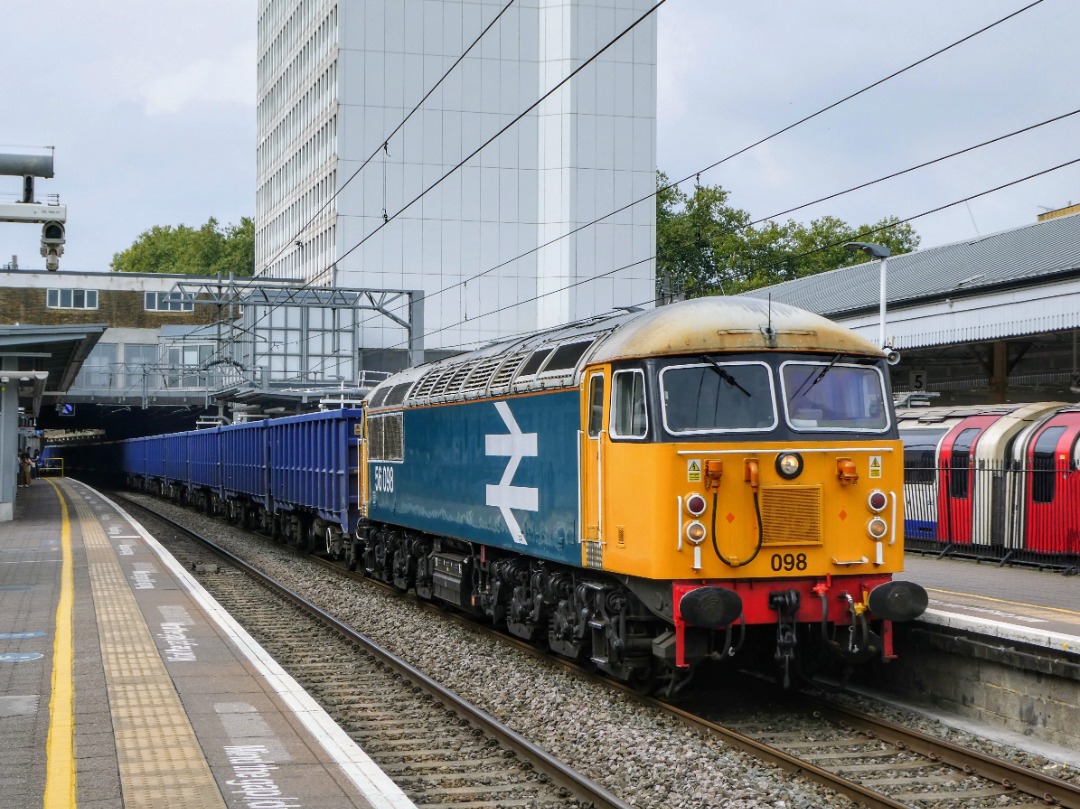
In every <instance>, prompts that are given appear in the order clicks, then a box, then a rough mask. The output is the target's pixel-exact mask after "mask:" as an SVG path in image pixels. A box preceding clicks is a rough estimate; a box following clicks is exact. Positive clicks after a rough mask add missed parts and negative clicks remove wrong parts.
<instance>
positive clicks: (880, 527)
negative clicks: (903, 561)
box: [866, 517, 889, 539]
mask: <svg viewBox="0 0 1080 809" xmlns="http://www.w3.org/2000/svg"><path fill="white" fill-rule="evenodd" d="M866 531H867V533H868V534H870V536H872V537H873V538H874V539H881V538H882V537H883V536H885V534H887V533H888V531H889V526H888V524H887V523H886V522H885V520H883V519H881V517H874V519H872V520H870V522H868V523H867V524H866Z"/></svg>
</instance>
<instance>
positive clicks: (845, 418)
mask: <svg viewBox="0 0 1080 809" xmlns="http://www.w3.org/2000/svg"><path fill="white" fill-rule="evenodd" d="M780 384H781V385H782V386H783V390H784V407H785V409H786V415H787V421H788V424H790V425H791V428H792V429H793V430H802V431H813V432H829V431H845V430H859V431H864V432H874V433H883V432H885V431H886V430H888V429H889V410H888V408H887V407H886V406H885V380H884V378H883V377H882V375H881V372H880V371H879V370H878V369H877V368H876V367H874V366H869V365H851V364H846V363H839V362H837V361H836V360H833V361H832V362H785V363H784V364H783V365H781V366H780Z"/></svg>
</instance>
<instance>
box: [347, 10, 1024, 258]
mask: <svg viewBox="0 0 1080 809" xmlns="http://www.w3.org/2000/svg"><path fill="white" fill-rule="evenodd" d="M666 2H667V0H659V2H657V3H656V4H655V5H653V6H652V7H651V8H650V9H649V10H648V11H646V12H645V13H644V14H642V15H641V16H640V17H638V18H637V19H636V20H634V22H632V23H631V24H630V25H629V26H627V27H626V28H624V29H623V30H622V31H621V32H620V33H619V34H618V35H616V36H615V38H614V39H612V40H611V41H610V42H608V43H607V44H606V45H604V47H602V48H601V49H600V50H598V51H597V52H596V53H594V54H593V55H592V56H590V57H589V58H588V59H586V60H585V61H584V62H582V63H581V64H580V65H578V66H577V67H576V68H574V70H572V71H570V73H568V74H567V75H566V76H565V77H564V78H563V79H562V81H560V82H559V83H558V84H556V85H555V86H554V87H552V88H551V89H550V90H548V91H547V92H546V93H544V94H543V95H542V96H540V98H538V99H537V100H536V101H534V102H533V103H532V104H530V105H529V106H528V107H526V108H525V109H524V110H523V111H522V112H520V113H519V114H518V115H516V116H515V117H514V119H513V120H512V121H510V122H509V123H508V124H506V126H504V127H503V128H502V129H500V130H499V131H498V132H496V133H495V134H494V135H492V136H491V137H490V138H488V139H487V140H486V141H484V142H483V143H481V144H480V145H479V146H477V147H476V149H474V150H473V151H472V152H471V153H469V154H468V155H467V156H466V157H465V158H463V159H462V160H461V161H460V162H458V163H457V165H455V166H453V167H452V168H451V169H450V170H449V171H447V172H446V173H445V174H443V175H442V176H441V177H440V178H439V179H438V180H436V181H435V182H433V183H432V184H431V185H429V186H428V187H427V188H425V189H424V190H423V191H421V192H420V193H419V194H417V195H416V196H415V197H413V198H412V199H411V200H409V201H408V202H407V203H405V204H404V205H403V206H402V207H401V208H399V209H398V210H397V211H396V212H394V214H393V215H391V216H388V217H386V218H384V220H383V222H382V224H380V225H378V226H377V227H376V228H375V230H373V231H371V233H369V234H367V235H366V236H364V237H363V238H362V239H361V240H360V241H359V242H357V243H356V244H354V245H353V246H352V247H350V248H349V249H348V250H346V251H345V252H344V253H342V254H341V255H340V256H338V258H337V259H336V261H341V260H342V259H343V258H345V257H346V256H348V255H349V254H350V253H352V252H353V251H354V250H356V249H357V248H359V247H360V246H361V245H363V244H364V243H365V242H367V241H368V239H370V238H371V237H373V236H374V235H375V234H376V233H378V232H379V231H381V230H382V229H383V228H384V227H386V226H387V225H388V224H390V223H391V222H393V221H394V220H395V219H397V217H399V216H400V215H401V214H403V213H404V212H405V211H407V210H408V209H409V208H411V207H412V206H413V205H415V204H416V203H417V202H419V201H420V200H421V199H422V198H423V197H425V196H426V195H427V194H429V193H431V191H433V190H434V189H435V188H437V187H438V186H439V185H440V184H441V183H442V182H443V181H444V180H446V179H447V178H448V177H450V175H452V174H454V173H455V172H456V171H457V170H458V169H460V168H461V167H462V166H464V165H465V164H466V163H468V162H469V161H470V160H472V159H473V158H474V157H476V155H478V154H479V153H480V152H481V151H483V150H484V149H485V148H487V147H488V146H489V145H491V143H492V142H493V141H495V140H496V139H497V138H499V137H500V136H501V135H502V134H503V133H504V132H506V131H507V130H508V129H510V128H511V127H512V126H514V125H515V124H516V123H517V122H518V121H520V120H521V119H522V118H524V117H525V116H526V115H528V114H529V113H530V112H532V111H533V110H535V109H536V108H537V107H539V106H540V105H541V104H542V103H543V102H544V101H546V100H547V99H548V98H549V97H550V96H551V95H553V94H554V93H555V92H557V91H558V90H560V89H561V88H562V87H563V85H565V84H566V83H567V82H569V81H570V80H571V79H573V78H574V77H575V76H577V74H578V73H580V72H581V71H582V70H584V69H585V68H586V67H588V66H589V65H591V64H592V63H593V62H595V61H596V60H597V59H599V58H600V57H601V56H602V55H603V54H604V53H606V52H607V51H608V50H609V49H610V48H613V47H614V46H615V45H616V44H617V43H618V42H619V40H621V39H622V38H623V37H624V36H626V35H627V34H629V33H630V32H631V31H633V30H634V29H635V28H637V26H638V25H640V24H641V23H642V22H644V21H645V20H646V19H648V18H649V17H650V16H651V15H652V14H654V13H655V12H656V10H657V9H658V8H660V6H662V5H664V3H666ZM1036 2H1040V3H1041V2H1042V0H1036ZM335 263H336V262H335Z"/></svg>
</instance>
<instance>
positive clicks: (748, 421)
mask: <svg viewBox="0 0 1080 809" xmlns="http://www.w3.org/2000/svg"><path fill="white" fill-rule="evenodd" d="M660 392H661V403H662V405H663V419H664V429H666V430H667V431H668V432H669V433H672V434H674V435H693V434H695V433H720V432H732V431H749V432H766V431H768V430H771V429H773V428H774V427H775V426H776V424H777V418H776V405H775V397H774V396H773V385H772V374H771V373H770V371H769V366H768V365H766V364H765V363H762V362H716V361H713V360H710V359H708V358H706V361H705V362H700V363H693V364H691V365H671V366H668V367H667V368H664V369H663V370H662V371H661V372H660Z"/></svg>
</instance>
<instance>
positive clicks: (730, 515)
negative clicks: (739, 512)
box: [726, 511, 735, 522]
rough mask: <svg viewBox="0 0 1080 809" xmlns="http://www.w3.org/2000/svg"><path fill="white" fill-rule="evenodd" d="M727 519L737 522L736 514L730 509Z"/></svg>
mask: <svg viewBox="0 0 1080 809" xmlns="http://www.w3.org/2000/svg"><path fill="white" fill-rule="evenodd" d="M726 519H727V521H728V522H735V515H734V514H732V513H731V512H730V511H729V512H728V515H727V517H726Z"/></svg>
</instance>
